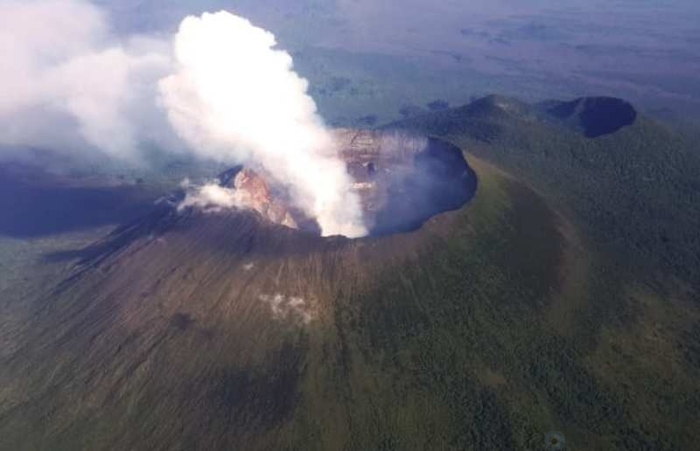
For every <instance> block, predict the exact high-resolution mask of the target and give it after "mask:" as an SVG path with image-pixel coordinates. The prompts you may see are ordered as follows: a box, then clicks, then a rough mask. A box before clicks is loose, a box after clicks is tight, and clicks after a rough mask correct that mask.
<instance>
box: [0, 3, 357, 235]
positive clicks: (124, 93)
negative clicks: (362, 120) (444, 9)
mask: <svg viewBox="0 0 700 451" xmlns="http://www.w3.org/2000/svg"><path fill="white" fill-rule="evenodd" d="M276 45H277V44H276V41H275V37H274V35H272V34H271V33H269V32H267V31H265V30H263V29H261V28H258V27H255V26H254V25H252V24H251V23H250V22H249V21H248V20H246V19H244V18H242V17H238V16H236V15H234V14H231V13H229V12H223V11H222V12H219V13H216V14H203V15H202V16H200V17H187V18H185V19H184V20H183V21H182V23H181V25H180V28H179V31H178V32H177V34H176V35H175V36H174V37H172V38H170V39H163V38H161V37H154V36H128V37H123V36H116V35H114V34H113V33H112V32H111V31H110V29H109V26H108V21H107V19H106V17H105V14H104V12H103V11H101V10H100V9H99V8H97V7H95V6H93V5H91V4H89V3H88V2H86V1H83V0H39V1H29V2H27V1H19V0H9V1H5V2H3V4H2V5H0V49H2V51H3V54H4V55H5V59H6V61H5V63H6V64H5V65H4V67H5V70H3V71H2V73H0V83H2V85H3V86H4V87H5V90H6V91H7V92H8V93H9V94H8V95H6V96H0V144H4V145H5V148H8V146H7V145H11V147H12V148H13V149H15V150H14V151H17V150H16V149H17V148H18V146H19V147H20V148H21V146H44V147H45V146H48V145H51V146H52V147H55V146H58V147H60V149H57V150H63V151H73V150H74V149H81V150H89V151H92V150H101V151H104V152H106V153H108V154H109V155H111V156H113V157H119V158H123V159H129V160H131V161H136V160H138V155H139V149H140V148H141V147H142V145H143V144H144V143H148V144H150V145H152V144H156V146H158V147H159V148H163V149H173V148H174V149H180V150H181V149H185V150H186V151H187V152H191V153H193V154H195V155H196V156H198V157H201V158H207V159H211V160H216V161H219V162H223V163H227V164H231V165H234V164H241V163H242V164H245V165H246V166H247V167H251V168H254V169H255V170H256V171H259V172H261V173H264V174H265V175H266V177H267V178H269V179H272V180H274V181H275V183H276V185H278V186H280V187H282V188H284V189H285V190H286V194H287V195H288V196H289V198H290V199H291V201H292V202H293V203H294V205H295V206H296V207H297V208H299V209H301V210H302V211H303V212H304V213H305V214H306V215H308V216H309V217H311V218H314V219H315V220H316V222H317V223H318V225H319V227H320V229H321V232H322V234H323V235H345V236H348V237H359V236H363V235H365V234H366V233H367V229H366V227H365V225H364V223H363V218H362V210H361V206H360V200H359V198H358V196H357V194H356V193H354V192H353V191H352V190H351V187H352V179H351V178H350V176H349V175H348V173H347V170H346V166H345V163H344V162H343V161H342V160H340V159H339V158H338V151H337V148H336V145H335V143H334V140H333V138H332V135H331V134H330V133H329V132H328V131H327V129H326V128H325V126H324V125H323V121H322V119H321V118H320V117H319V115H318V114H317V111H316V105H315V103H314V101H313V99H312V98H311V97H310V96H309V95H308V94H307V87H308V83H307V81H306V80H304V79H303V78H301V77H300V76H299V75H297V74H296V73H295V72H294V70H293V62H292V58H291V56H290V55H289V54H288V53H286V52H284V51H282V50H279V49H277V48H276ZM8 60H9V61H8ZM203 190H204V193H208V194H211V193H212V191H213V190H212V188H211V187H203ZM215 194H216V195H214V196H212V195H209V196H208V199H209V200H208V202H209V203H212V202H214V203H217V202H218V203H219V206H220V207H221V208H239V207H240V206H241V204H240V202H239V201H238V200H237V199H234V200H232V199H230V198H229V196H230V195H233V193H232V192H230V191H227V190H218V191H216V193H215ZM195 195H196V194H195ZM190 201H191V204H192V205H197V203H196V202H192V200H190Z"/></svg>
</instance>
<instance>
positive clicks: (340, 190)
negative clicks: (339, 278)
mask: <svg viewBox="0 0 700 451" xmlns="http://www.w3.org/2000/svg"><path fill="white" fill-rule="evenodd" d="M275 46H276V41H275V37H274V36H273V35H272V34H271V33H269V32H267V31H265V30H263V29H261V28H257V27H255V26H253V25H252V24H251V23H250V22H249V21H248V20H246V19H244V18H241V17H237V16H235V15H233V14H230V13H227V12H220V13H216V14H204V15H203V16H201V17H188V18H186V19H185V20H184V21H183V22H182V24H181V25H180V30H179V32H178V34H177V37H176V39H175V57H176V60H177V62H178V72H177V73H176V74H174V75H171V76H169V77H167V78H165V79H163V80H162V81H161V82H160V90H161V93H162V95H163V103H164V105H165V106H166V108H167V111H168V116H169V118H170V121H171V123H172V124H173V126H174V128H175V130H176V131H177V132H178V133H179V134H180V136H182V138H183V139H185V140H186V141H187V142H188V143H190V145H191V147H192V148H193V149H196V151H197V152H199V153H201V154H202V155H205V156H207V157H210V158H214V159H217V160H221V161H240V160H242V159H244V158H246V159H250V160H252V161H254V162H256V163H257V164H259V165H261V166H262V167H263V168H264V169H265V171H266V172H267V173H268V174H272V175H273V176H274V177H275V178H276V179H277V181H278V182H280V183H282V184H283V185H284V186H286V187H287V188H288V189H289V191H290V194H291V196H292V198H293V199H294V200H295V201H296V203H297V205H298V206H299V207H300V208H302V209H303V210H304V211H305V212H306V213H308V214H309V215H310V216H312V217H314V218H316V220H317V221H318V223H319V226H320V227H321V230H322V233H323V234H324V235H336V234H338V235H345V236H349V237H357V236H362V235H365V234H366V233H367V231H366V229H365V227H364V225H363V223H362V212H361V209H360V202H359V198H358V196H357V195H356V194H355V193H354V192H352V191H351V185H352V180H351V178H350V176H349V175H348V174H347V170H346V168H345V165H344V163H343V162H342V161H341V160H340V159H339V158H338V156H337V150H336V149H335V147H334V143H333V139H332V137H331V134H330V133H329V132H328V131H327V130H326V129H325V127H324V126H323V123H322V121H321V119H320V117H319V116H318V114H317V113H316V105H315V103H314V101H313V99H312V98H311V97H310V96H309V95H308V94H307V92H306V91H307V88H308V83H307V81H306V80H304V79H302V78H300V77H299V76H298V75H297V74H296V73H295V72H294V70H293V64H292V58H291V56H290V55H289V54H288V53H286V52H284V51H281V50H277V49H276V48H275Z"/></svg>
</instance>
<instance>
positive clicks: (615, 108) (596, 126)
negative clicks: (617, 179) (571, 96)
mask: <svg viewBox="0 0 700 451" xmlns="http://www.w3.org/2000/svg"><path fill="white" fill-rule="evenodd" d="M548 111H549V113H550V114H552V115H554V116H555V117H557V118H559V119H561V120H563V121H565V122H567V123H569V124H571V125H573V126H575V127H576V128H580V129H581V130H582V131H583V133H584V135H585V136H586V137H587V138H598V137H600V136H604V135H609V134H611V133H615V132H617V131H618V130H620V129H622V128H623V127H627V126H629V125H632V124H634V122H635V121H636V120H637V111H636V110H635V109H634V107H633V106H632V105H631V104H630V103H628V102H626V101H624V100H622V99H617V98H614V97H584V98H580V99H576V100H573V101H571V102H561V103H559V104H557V105H555V106H553V107H551V108H550V109H549V110H548Z"/></svg>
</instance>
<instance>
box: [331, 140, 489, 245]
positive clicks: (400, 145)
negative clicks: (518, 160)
mask: <svg viewBox="0 0 700 451" xmlns="http://www.w3.org/2000/svg"><path fill="white" fill-rule="evenodd" d="M335 134H336V141H337V142H338V144H339V145H340V155H341V157H342V158H343V160H345V162H346V164H347V167H348V172H349V174H350V175H351V176H352V178H353V179H354V181H355V183H354V185H353V188H354V189H355V190H356V191H357V193H358V195H359V197H360V200H361V202H362V209H363V213H364V220H365V225H366V226H367V228H368V230H369V234H370V236H383V235H389V234H394V233H404V232H410V231H413V230H417V229H419V228H420V227H421V226H422V225H423V224H424V223H425V222H426V221H427V220H428V219H430V218H431V217H433V216H435V215H438V214H440V213H443V212H446V211H451V210H456V209H458V208H460V207H462V206H463V205H465V204H466V203H467V202H469V201H470V200H471V198H472V197H473V196H474V193H475V191H476V185H477V181H476V175H475V173H474V171H473V170H472V169H471V168H470V167H469V165H468V164H467V162H466V160H465V159H464V155H463V153H462V151H461V150H460V149H459V148H458V147H456V146H454V145H452V144H450V143H448V142H446V141H443V140H439V139H435V138H427V137H423V136H419V135H414V134H408V133H405V132H391V131H389V132H387V131H366V130H362V131H358V130H338V131H336V132H335Z"/></svg>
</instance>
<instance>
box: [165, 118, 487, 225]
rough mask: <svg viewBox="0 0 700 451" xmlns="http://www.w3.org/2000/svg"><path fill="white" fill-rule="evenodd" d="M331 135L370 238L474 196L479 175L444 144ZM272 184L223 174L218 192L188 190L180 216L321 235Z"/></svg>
mask: <svg viewBox="0 0 700 451" xmlns="http://www.w3.org/2000/svg"><path fill="white" fill-rule="evenodd" d="M333 135H334V138H335V139H334V140H335V142H336V143H337V145H338V148H339V154H340V157H341V159H342V160H343V161H344V162H345V164H346V166H347V170H348V172H349V174H350V176H351V178H352V180H353V181H354V183H353V184H352V185H351V186H352V190H353V191H354V192H355V193H356V194H357V197H358V198H359V199H360V201H361V207H362V212H363V218H364V221H365V226H366V227H367V229H368V232H369V234H370V235H371V236H381V235H388V234H392V233H401V232H408V231H412V230H416V229H418V228H419V227H420V226H421V225H422V224H423V223H424V222H425V221H426V220H427V219H429V218H430V217H432V216H434V215H436V214H439V213H442V212H445V211H450V210H455V209H457V208H459V207H461V206H462V205H464V204H465V203H467V202H468V201H469V199H471V197H472V196H473V195H474V191H475V189H476V177H475V175H474V172H473V171H472V170H471V168H469V166H468V165H467V163H466V161H465V160H464V157H463V156H462V152H461V151H460V149H459V148H457V147H455V146H453V145H451V144H449V143H447V142H445V141H442V140H438V139H429V138H425V137H421V136H418V135H415V134H407V133H400V132H378V131H375V132H373V131H362V130H349V129H341V130H335V131H334V133H333ZM274 180H275V177H274V175H272V176H267V175H266V174H265V172H264V170H259V169H257V168H256V169H252V168H247V167H243V166H238V167H235V168H232V169H230V170H228V171H226V172H224V173H223V174H221V175H220V176H219V178H218V180H217V183H216V184H214V185H205V186H203V187H197V188H194V189H190V190H189V192H188V193H187V195H186V197H185V198H184V199H183V200H182V201H181V202H180V204H179V207H178V210H179V211H184V210H186V209H189V208H200V209H203V210H204V211H207V212H216V213H220V212H221V211H222V209H229V208H235V209H248V210H253V211H255V212H257V213H259V214H260V215H261V216H262V217H263V218H265V219H266V220H269V221H270V222H273V223H276V224H281V225H284V226H287V227H289V228H292V229H298V230H303V231H306V232H311V233H314V234H319V233H320V228H319V225H318V224H317V223H316V221H314V220H313V219H312V218H309V217H308V216H307V215H305V214H304V212H303V211H301V210H300V209H298V208H295V207H294V206H293V203H292V201H291V200H290V198H289V196H288V195H287V194H286V193H285V191H284V189H283V188H281V187H278V186H275V184H274Z"/></svg>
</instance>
